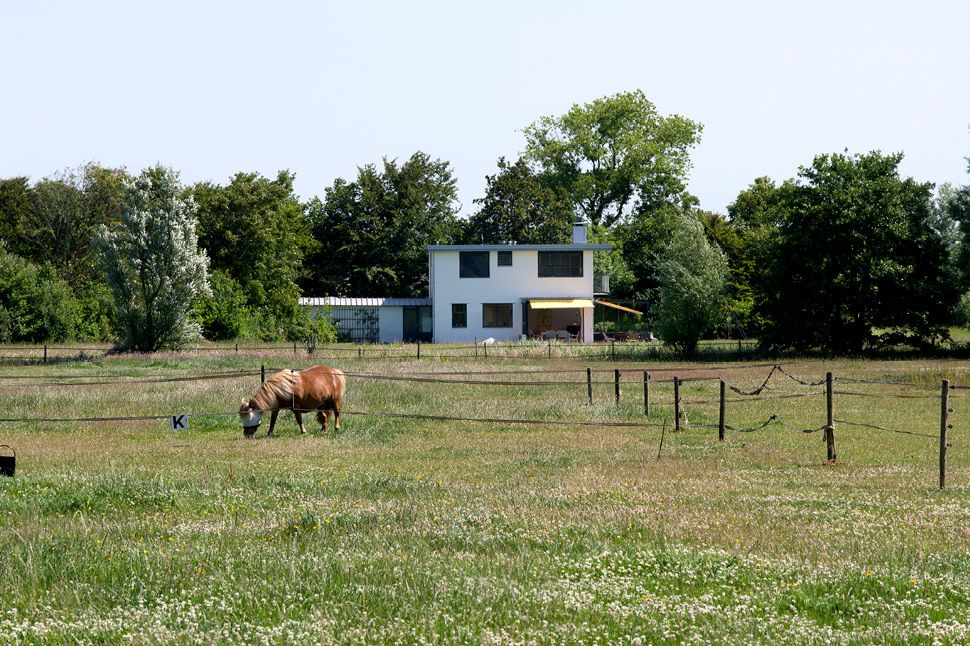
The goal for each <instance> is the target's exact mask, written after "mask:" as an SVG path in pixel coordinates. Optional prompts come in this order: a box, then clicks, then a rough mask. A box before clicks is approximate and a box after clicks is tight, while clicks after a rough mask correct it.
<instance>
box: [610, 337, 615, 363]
mask: <svg viewBox="0 0 970 646" xmlns="http://www.w3.org/2000/svg"><path fill="white" fill-rule="evenodd" d="M610 361H616V341H610Z"/></svg>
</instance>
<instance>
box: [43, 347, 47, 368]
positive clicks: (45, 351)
mask: <svg viewBox="0 0 970 646" xmlns="http://www.w3.org/2000/svg"><path fill="white" fill-rule="evenodd" d="M44 363H47V344H46V343H45V344H44Z"/></svg>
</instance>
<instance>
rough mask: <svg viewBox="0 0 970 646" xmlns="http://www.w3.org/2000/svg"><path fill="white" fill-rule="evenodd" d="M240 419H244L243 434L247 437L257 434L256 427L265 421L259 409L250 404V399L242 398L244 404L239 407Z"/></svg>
mask: <svg viewBox="0 0 970 646" xmlns="http://www.w3.org/2000/svg"><path fill="white" fill-rule="evenodd" d="M239 419H240V421H242V425H243V435H244V436H246V437H252V436H253V435H255V434H256V429H258V428H259V425H260V424H261V423H262V422H263V416H262V414H261V413H260V412H259V409H258V408H256V407H255V406H253V405H252V404H250V403H249V400H248V399H244V400H242V406H240V407H239Z"/></svg>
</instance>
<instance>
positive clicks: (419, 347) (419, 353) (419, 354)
mask: <svg viewBox="0 0 970 646" xmlns="http://www.w3.org/2000/svg"><path fill="white" fill-rule="evenodd" d="M420 358H421V339H418V359H420Z"/></svg>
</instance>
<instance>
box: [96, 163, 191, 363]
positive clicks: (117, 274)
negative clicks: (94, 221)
mask: <svg viewBox="0 0 970 646" xmlns="http://www.w3.org/2000/svg"><path fill="white" fill-rule="evenodd" d="M185 193H186V191H185V190H184V188H183V186H182V185H181V184H180V182H179V179H178V174H177V173H176V172H175V171H174V170H172V169H170V168H165V167H163V166H155V167H152V168H148V169H146V170H144V171H142V173H141V174H140V175H139V176H138V177H137V178H135V179H133V180H131V181H130V182H128V183H127V185H126V187H125V192H124V197H123V201H122V212H121V222H120V223H119V224H118V225H117V226H115V227H113V228H112V229H109V228H108V227H107V226H102V228H101V231H100V234H99V237H98V240H99V243H100V244H99V246H100V248H101V250H102V253H103V260H104V264H105V268H106V270H107V276H108V283H109V284H110V286H111V290H112V293H113V295H114V299H115V305H116V308H117V316H118V319H119V325H120V328H121V331H122V338H121V342H120V347H121V348H123V349H126V350H135V351H139V352H156V351H158V350H162V349H177V348H179V347H182V346H184V345H185V344H186V343H188V342H190V341H192V340H193V339H196V338H198V337H199V335H200V331H199V327H198V325H197V324H194V323H192V322H191V319H190V314H191V308H192V304H193V303H194V302H195V301H196V299H197V297H198V296H200V295H203V294H207V293H209V291H210V290H209V283H208V264H209V263H208V258H206V255H205V252H204V251H202V250H200V249H199V246H198V238H197V235H196V220H195V205H194V203H193V202H192V200H191V198H188V197H186V195H185Z"/></svg>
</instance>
